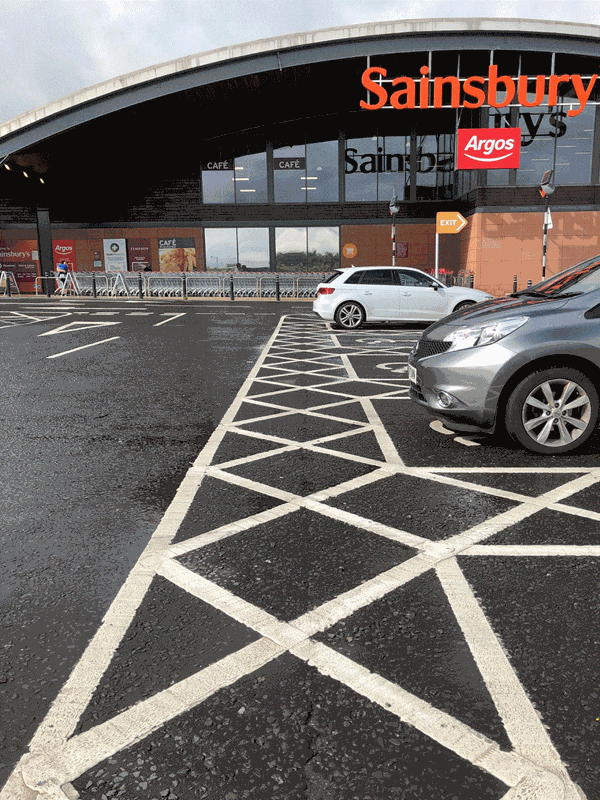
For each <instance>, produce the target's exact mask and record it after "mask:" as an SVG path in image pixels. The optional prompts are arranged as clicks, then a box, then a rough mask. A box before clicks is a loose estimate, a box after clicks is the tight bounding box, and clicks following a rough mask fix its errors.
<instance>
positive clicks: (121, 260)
mask: <svg viewBox="0 0 600 800" xmlns="http://www.w3.org/2000/svg"><path fill="white" fill-rule="evenodd" d="M102 243H103V246H104V269H105V270H106V272H125V271H126V270H127V248H126V244H125V239H103V240H102Z"/></svg>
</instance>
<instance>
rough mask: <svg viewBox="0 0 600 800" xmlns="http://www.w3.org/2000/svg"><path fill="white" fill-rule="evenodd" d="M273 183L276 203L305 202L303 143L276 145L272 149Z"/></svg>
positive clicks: (304, 156)
mask: <svg viewBox="0 0 600 800" xmlns="http://www.w3.org/2000/svg"><path fill="white" fill-rule="evenodd" d="M273 183H274V186H275V202H276V203H304V202H306V194H307V193H306V191H305V187H306V152H305V147H304V145H303V144H302V145H294V146H292V147H278V148H277V149H276V150H274V151H273Z"/></svg>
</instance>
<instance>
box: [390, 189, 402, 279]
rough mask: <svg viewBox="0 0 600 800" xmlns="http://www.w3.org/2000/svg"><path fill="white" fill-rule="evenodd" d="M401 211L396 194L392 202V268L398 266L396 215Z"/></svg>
mask: <svg viewBox="0 0 600 800" xmlns="http://www.w3.org/2000/svg"><path fill="white" fill-rule="evenodd" d="M399 211H400V206H399V204H398V195H397V194H396V192H394V194H393V195H392V199H391V200H390V214H391V215H392V267H395V266H396V214H397V213H398V212H399Z"/></svg>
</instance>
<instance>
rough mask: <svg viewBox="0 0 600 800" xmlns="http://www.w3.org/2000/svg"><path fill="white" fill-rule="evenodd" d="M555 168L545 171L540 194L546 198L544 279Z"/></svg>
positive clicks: (543, 246)
mask: <svg viewBox="0 0 600 800" xmlns="http://www.w3.org/2000/svg"><path fill="white" fill-rule="evenodd" d="M553 172H554V170H552V169H547V170H546V172H544V175H543V177H542V181H541V183H540V194H541V195H542V197H543V198H544V200H545V203H544V238H543V244H542V280H543V279H544V278H545V277H546V249H547V245H548V228H551V227H552V217H551V216H550V201H549V200H548V197H549V196H550V195H551V194H553V192H554V190H555V189H556V186H555V185H554V184H553V183H552V173H553Z"/></svg>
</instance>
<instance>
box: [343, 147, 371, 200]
mask: <svg viewBox="0 0 600 800" xmlns="http://www.w3.org/2000/svg"><path fill="white" fill-rule="evenodd" d="M377 145H378V139H377V136H371V137H369V138H366V139H348V141H347V142H346V158H345V162H346V166H345V172H346V200H348V201H356V202H361V201H363V202H364V201H368V200H377Z"/></svg>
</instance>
